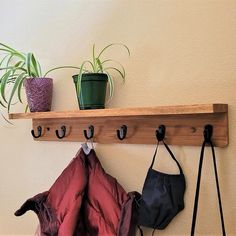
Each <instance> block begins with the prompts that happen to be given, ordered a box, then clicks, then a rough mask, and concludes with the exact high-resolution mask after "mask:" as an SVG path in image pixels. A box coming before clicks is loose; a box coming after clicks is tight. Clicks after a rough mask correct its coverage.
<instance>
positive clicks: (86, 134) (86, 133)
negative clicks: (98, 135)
mask: <svg viewBox="0 0 236 236" xmlns="http://www.w3.org/2000/svg"><path fill="white" fill-rule="evenodd" d="M93 136H94V126H93V125H90V126H89V127H88V131H87V130H86V129H84V137H85V138H86V139H87V140H88V139H92V138H93Z"/></svg>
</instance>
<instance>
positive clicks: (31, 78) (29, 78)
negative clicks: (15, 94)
mask: <svg viewBox="0 0 236 236" xmlns="http://www.w3.org/2000/svg"><path fill="white" fill-rule="evenodd" d="M33 79H48V80H53V79H52V78H49V77H26V78H25V80H33Z"/></svg>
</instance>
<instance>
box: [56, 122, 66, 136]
mask: <svg viewBox="0 0 236 236" xmlns="http://www.w3.org/2000/svg"><path fill="white" fill-rule="evenodd" d="M55 132H56V136H57V137H58V138H59V139H62V138H64V137H65V136H66V126H65V125H63V126H61V135H60V134H59V131H58V130H56V131H55Z"/></svg>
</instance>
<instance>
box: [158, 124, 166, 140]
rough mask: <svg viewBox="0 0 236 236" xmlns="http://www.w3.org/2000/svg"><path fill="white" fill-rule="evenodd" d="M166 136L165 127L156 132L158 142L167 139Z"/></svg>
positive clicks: (160, 127)
mask: <svg viewBox="0 0 236 236" xmlns="http://www.w3.org/2000/svg"><path fill="white" fill-rule="evenodd" d="M165 135H166V127H165V125H160V126H159V127H158V129H157V130H156V138H157V140H158V142H161V141H163V139H164V138H165Z"/></svg>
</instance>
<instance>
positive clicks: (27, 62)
mask: <svg viewBox="0 0 236 236" xmlns="http://www.w3.org/2000/svg"><path fill="white" fill-rule="evenodd" d="M31 58H32V53H30V52H29V53H27V56H26V62H25V64H26V68H27V72H28V75H29V76H30V77H31V76H32V73H31Z"/></svg>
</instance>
